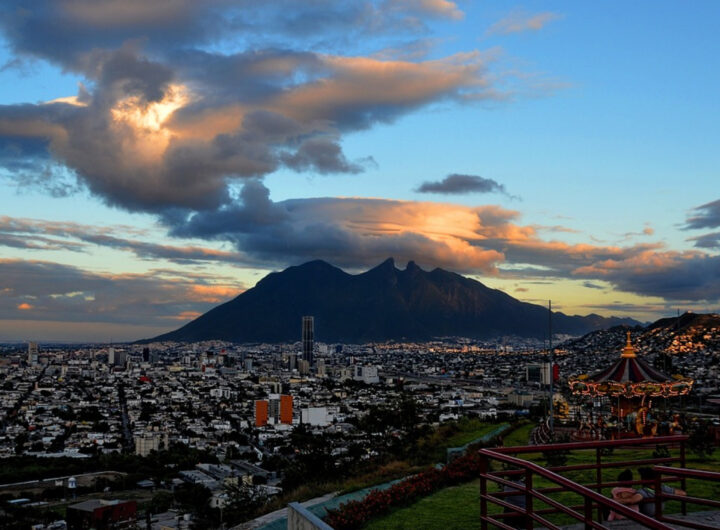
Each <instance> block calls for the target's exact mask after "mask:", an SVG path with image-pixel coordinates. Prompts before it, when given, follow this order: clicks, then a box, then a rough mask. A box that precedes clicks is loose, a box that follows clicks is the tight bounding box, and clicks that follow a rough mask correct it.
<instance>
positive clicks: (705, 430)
mask: <svg viewBox="0 0 720 530" xmlns="http://www.w3.org/2000/svg"><path fill="white" fill-rule="evenodd" d="M687 444H688V449H690V451H692V452H693V453H694V454H695V456H697V457H698V458H699V459H700V460H701V461H705V460H707V459H708V458H710V456H711V455H712V454H713V452H715V441H714V440H713V433H712V432H711V431H710V424H709V423H708V422H707V421H705V420H697V421H695V422H694V424H693V426H692V427H691V430H690V437H689V438H688V441H687Z"/></svg>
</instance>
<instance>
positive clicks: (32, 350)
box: [27, 317, 312, 365]
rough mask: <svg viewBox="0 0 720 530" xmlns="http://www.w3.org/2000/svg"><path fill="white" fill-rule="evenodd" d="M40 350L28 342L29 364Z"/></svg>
mask: <svg viewBox="0 0 720 530" xmlns="http://www.w3.org/2000/svg"><path fill="white" fill-rule="evenodd" d="M310 318H312V317H310ZM38 351H39V350H38V345H37V342H28V359H27V362H28V364H30V365H34V364H37V363H38Z"/></svg>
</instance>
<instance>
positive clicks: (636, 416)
mask: <svg viewBox="0 0 720 530" xmlns="http://www.w3.org/2000/svg"><path fill="white" fill-rule="evenodd" d="M693 382H694V381H693V380H692V379H689V378H686V377H683V376H680V375H673V376H669V375H667V374H664V373H663V372H660V371H659V370H657V369H655V368H653V367H651V366H650V365H649V364H648V363H646V362H645V361H644V360H642V359H640V358H639V357H638V356H637V353H636V352H635V348H634V347H633V345H632V342H631V340H630V332H629V331H628V332H627V343H626V344H625V347H624V348H623V350H622V355H621V356H620V359H619V360H618V361H617V362H615V363H614V364H613V365H612V366H611V367H609V368H607V369H605V370H602V371H600V372H598V373H596V374H594V375H592V376H589V375H586V374H584V375H580V376H577V377H573V378H570V380H569V382H568V383H569V385H570V390H571V392H572V393H573V394H575V395H579V396H587V397H590V398H593V399H594V400H596V399H598V398H603V397H607V398H608V399H609V401H610V403H611V406H612V412H611V414H612V418H610V419H609V420H608V421H606V420H605V419H604V418H603V417H602V416H600V417H599V418H598V420H597V422H592V421H589V422H588V421H584V422H581V426H580V429H578V431H577V432H576V433H575V435H574V436H573V438H575V439H588V438H595V439H596V438H605V437H608V436H610V437H626V436H637V435H639V436H654V435H656V434H657V430H658V427H659V426H660V422H659V421H657V419H655V418H652V417H651V409H652V404H653V398H662V399H668V398H672V397H677V396H684V395H686V394H688V393H689V392H690V390H691V389H692V386H693ZM663 430H668V431H671V432H677V431H678V430H680V425H679V422H678V416H677V415H676V416H675V417H674V419H673V420H672V422H669V421H668V422H665V424H664V425H663ZM623 431H624V432H623ZM662 434H666V433H662Z"/></svg>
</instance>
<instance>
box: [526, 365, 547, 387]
mask: <svg viewBox="0 0 720 530" xmlns="http://www.w3.org/2000/svg"><path fill="white" fill-rule="evenodd" d="M551 375H552V372H551V370H550V363H539V364H528V365H526V366H525V380H526V381H528V382H533V383H540V384H541V385H549V384H550V377H551Z"/></svg>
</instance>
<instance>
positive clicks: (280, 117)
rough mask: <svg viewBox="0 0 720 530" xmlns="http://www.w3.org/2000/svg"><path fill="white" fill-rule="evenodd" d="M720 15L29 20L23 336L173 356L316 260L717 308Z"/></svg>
mask: <svg viewBox="0 0 720 530" xmlns="http://www.w3.org/2000/svg"><path fill="white" fill-rule="evenodd" d="M719 16H720V6H719V5H718V4H717V3H716V2H710V1H708V2H693V3H692V4H691V5H689V4H680V3H677V2H652V3H650V2H633V3H631V4H629V3H627V2H619V1H617V2H604V3H602V4H601V3H589V2H569V1H568V2H542V3H541V2H523V3H517V4H513V3H508V2H491V3H488V2H471V1H465V2H456V3H454V2H450V1H447V0H367V1H359V2H357V3H352V4H347V3H342V2H332V1H330V0H317V1H314V2H304V3H297V2H289V1H287V0H278V1H276V2H269V3H266V4H263V5H262V6H261V7H258V6H256V5H254V4H253V3H247V2H243V1H241V0H239V1H217V2H205V3H200V4H198V3H194V2H190V1H189V0H170V1H169V2H148V1H143V2H141V1H140V0H130V1H127V2H119V1H114V0H112V1H107V2H101V3H99V2H91V1H90V0H60V1H57V2H36V3H34V4H33V6H32V7H30V8H28V7H27V6H26V5H25V4H24V3H23V2H6V3H5V4H4V5H3V6H2V8H0V34H1V35H2V41H1V42H2V49H0V65H4V66H2V67H1V69H0V193H1V195H0V268H3V272H2V276H1V277H2V278H3V280H2V284H0V293H1V296H0V320H1V322H0V340H25V339H36V340H53V339H56V340H99V341H105V340H111V339H114V340H131V339H136V338H140V337H145V336H149V335H152V334H155V333H159V332H162V331H166V330H169V329H173V328H175V327H177V326H179V325H180V324H182V323H183V322H186V321H187V320H188V319H190V318H192V317H193V316H196V315H198V314H200V313H202V312H204V311H206V310H207V309H209V308H210V307H213V306H214V305H216V304H217V303H220V302H222V301H224V300H227V299H229V298H231V297H232V296H234V295H235V294H237V293H239V292H241V291H242V290H243V289H246V288H249V287H251V286H252V285H254V283H255V282H256V281H257V280H258V279H259V278H261V277H262V276H263V275H264V274H266V273H267V272H268V271H271V270H279V269H282V268H285V267H286V266H289V265H293V264H298V263H301V262H303V261H307V260H310V259H315V258H322V259H326V260H327V261H329V262H331V263H334V264H336V265H338V266H341V267H343V268H345V269H347V270H351V271H361V270H364V269H366V268H368V267H370V266H373V265H374V264H377V263H379V262H380V261H382V259H383V258H384V257H388V256H390V255H392V256H394V257H395V258H396V262H397V263H398V264H400V265H402V264H403V262H404V261H407V260H409V259H414V260H415V261H417V262H418V263H420V264H421V266H423V267H425V268H433V267H436V266H440V267H443V268H447V269H449V270H455V271H457V272H460V273H463V274H466V275H472V276H473V277H475V278H477V279H479V280H481V281H483V282H484V283H486V284H488V285H490V286H493V287H497V288H501V289H503V290H505V291H506V292H508V293H509V294H511V295H513V296H515V297H517V298H520V299H523V300H528V301H542V300H547V299H548V298H552V299H553V305H554V307H557V308H559V309H560V310H563V311H565V312H568V313H578V314H587V313H590V312H597V313H600V314H605V315H610V314H613V315H628V316H633V317H635V318H638V319H640V320H652V319H654V318H657V317H660V316H664V315H668V314H674V313H675V310H676V309H677V308H679V309H681V310H684V309H694V310H697V311H717V308H718V300H719V299H720V258H719V257H718V247H720V235H718V234H720V228H719V227H720V186H718V184H717V183H716V182H717V181H718V178H717V168H718V167H720V164H719V163H720V151H718V149H717V148H716V146H717V145H718V144H719V143H720V132H719V131H718V127H717V119H718V116H720V108H719V107H720V103H718V98H717V94H718V93H719V92H720V90H719V89H720V74H719V73H718V71H717V68H714V64H715V63H716V62H717V58H716V55H717V50H718V44H719V43H718V39H719V37H718V36H717V32H716V28H715V27H714V22H715V21H717V20H718V18H719ZM73 96H75V98H74V99H72V97H73ZM59 98H64V99H62V100H61V101H59V102H56V103H52V104H49V103H48V102H50V101H52V100H57V99H59ZM67 98H71V99H67ZM453 176H454V177H453ZM449 177H453V178H449ZM458 177H460V178H459V180H458ZM423 183H427V184H428V185H429V187H430V188H431V189H434V190H436V191H435V192H433V193H423V192H420V191H419V189H420V187H421V186H422V185H423ZM460 183H462V184H460Z"/></svg>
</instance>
